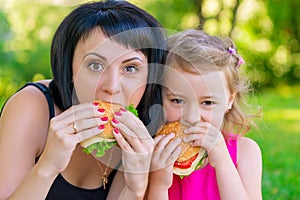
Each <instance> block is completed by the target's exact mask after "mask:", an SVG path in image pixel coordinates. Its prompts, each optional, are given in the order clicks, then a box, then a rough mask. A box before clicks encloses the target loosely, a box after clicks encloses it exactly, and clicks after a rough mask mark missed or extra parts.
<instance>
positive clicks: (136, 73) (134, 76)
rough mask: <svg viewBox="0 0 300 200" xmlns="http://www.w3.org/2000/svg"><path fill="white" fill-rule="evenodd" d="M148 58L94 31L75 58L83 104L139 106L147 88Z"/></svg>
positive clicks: (79, 94)
mask: <svg viewBox="0 0 300 200" xmlns="http://www.w3.org/2000/svg"><path fill="white" fill-rule="evenodd" d="M147 76H148V65H147V58H146V57H145V55H144V54H142V53H141V52H140V51H136V50H133V49H128V48H126V47H124V46H122V45H120V44H118V43H117V42H114V41H112V40H110V39H109V38H108V37H106V36H105V35H104V34H103V33H102V31H100V30H99V29H96V30H94V31H92V32H91V33H90V35H89V37H87V38H86V39H85V40H81V41H79V42H78V44H77V46H76V48H75V52H74V58H73V81H74V87H75V90H76V94H77V98H78V100H79V102H80V103H84V102H90V101H93V100H98V99H99V100H102V101H106V102H112V103H118V104H121V105H123V106H127V105H130V104H133V105H134V106H135V107H136V106H137V105H138V104H139V102H140V100H141V98H142V96H143V94H144V92H145V88H146V83H147Z"/></svg>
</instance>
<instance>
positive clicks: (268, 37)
mask: <svg viewBox="0 0 300 200" xmlns="http://www.w3.org/2000/svg"><path fill="white" fill-rule="evenodd" d="M82 2H87V1H80V0H0V108H1V107H2V105H3V104H4V102H5V100H6V99H7V98H8V97H9V96H11V95H13V93H14V92H15V91H16V90H17V89H18V88H19V87H20V86H21V85H23V84H24V83H25V82H28V81H36V80H40V79H44V78H47V79H50V78H51V72H50V61H49V51H50V45H51V39H52V37H53V34H54V31H55V29H56V28H57V27H58V25H59V23H60V22H61V20H62V19H63V18H64V17H65V16H66V15H67V14H68V13H69V12H70V10H71V9H73V8H74V7H76V5H78V4H80V3H82ZM130 2H132V3H134V4H136V5H137V6H139V7H141V8H144V9H145V10H147V11H148V12H150V13H151V14H153V15H154V16H155V17H156V18H157V19H158V20H159V21H160V22H161V23H162V24H163V26H164V27H165V28H167V29H169V30H170V32H172V31H180V30H184V29H190V28H197V29H204V30H205V31H207V32H208V33H210V34H213V35H220V36H224V37H227V36H229V37H231V38H232V39H233V40H234V41H235V43H236V45H237V47H238V49H239V52H240V54H241V55H242V56H243V58H244V60H245V61H246V65H243V66H242V68H241V70H243V72H244V73H245V74H246V75H247V76H249V78H250V80H251V81H252V83H253V89H254V90H253V92H252V94H251V96H250V99H249V101H250V102H251V103H252V104H253V105H255V106H257V107H259V108H261V111H262V112H261V113H262V117H261V118H258V119H257V123H258V127H259V129H255V130H252V131H251V132H250V133H249V134H248V135H247V136H248V137H251V138H253V139H255V140H256V141H257V143H258V144H259V146H260V147H261V150H262V154H263V182H262V186H263V197H264V199H272V200H273V199H279V200H281V199H285V200H286V199H295V200H296V199H300V187H299V185H300V178H299V176H300V167H299V155H300V151H299V149H300V148H299V147H300V145H299V142H300V12H298V9H299V8H300V1H299V0H284V1H282V0H143V1H141V0H140V1H138V0H131V1H130Z"/></svg>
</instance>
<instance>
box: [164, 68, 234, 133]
mask: <svg viewBox="0 0 300 200" xmlns="http://www.w3.org/2000/svg"><path fill="white" fill-rule="evenodd" d="M233 100H234V95H231V94H230V92H229V89H228V86H227V82H226V78H225V75H224V73H223V72H221V71H212V72H209V73H206V74H203V75H199V74H192V73H189V72H186V71H183V70H181V69H180V68H179V67H176V66H175V67H174V68H170V69H168V70H167V72H166V74H165V79H164V89H163V106H164V109H165V112H166V113H165V114H166V120H167V122H172V121H180V122H181V123H183V124H184V125H186V126H194V125H196V124H197V123H199V122H209V123H211V124H212V125H213V126H214V127H216V128H218V129H220V128H221V126H222V124H223V119H224V114H225V112H226V110H227V109H230V108H231V106H232V103H233Z"/></svg>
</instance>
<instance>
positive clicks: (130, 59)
mask: <svg viewBox="0 0 300 200" xmlns="http://www.w3.org/2000/svg"><path fill="white" fill-rule="evenodd" d="M132 60H139V61H140V62H141V63H144V61H143V59H141V58H139V57H133V58H129V59H126V60H124V61H123V63H126V62H130V61H132Z"/></svg>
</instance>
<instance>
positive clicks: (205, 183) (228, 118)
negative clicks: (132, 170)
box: [148, 30, 262, 200]
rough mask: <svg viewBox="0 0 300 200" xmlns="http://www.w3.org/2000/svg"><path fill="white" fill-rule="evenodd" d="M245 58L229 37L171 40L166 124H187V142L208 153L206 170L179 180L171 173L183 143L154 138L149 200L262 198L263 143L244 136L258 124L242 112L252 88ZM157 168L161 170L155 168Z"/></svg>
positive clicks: (193, 34) (191, 33) (196, 35)
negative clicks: (244, 71) (246, 75)
mask: <svg viewBox="0 0 300 200" xmlns="http://www.w3.org/2000/svg"><path fill="white" fill-rule="evenodd" d="M242 64H243V59H242V58H241V56H240V55H239V54H238V52H237V49H236V47H235V45H234V43H233V42H232V41H231V40H230V39H221V38H219V37H214V36H210V35H208V34H206V33H204V32H202V31H197V30H187V31H184V32H181V33H178V34H175V35H173V36H171V37H170V38H169V41H168V56H167V65H168V66H169V68H168V69H167V71H166V74H165V77H164V82H163V86H164V88H163V107H164V109H165V113H166V121H167V122H173V121H180V122H181V123H182V124H184V125H186V126H188V128H187V129H185V131H184V132H185V133H186V137H185V138H184V139H183V142H186V143H190V144H191V145H192V146H201V147H203V148H205V149H206V150H207V152H208V159H207V162H206V164H207V165H206V166H205V167H204V168H202V169H199V170H196V171H194V172H193V173H192V174H191V175H189V176H186V177H184V178H182V179H181V178H180V177H179V176H177V175H174V174H172V166H173V163H174V161H175V160H176V159H177V157H178V155H179V153H180V149H179V147H178V145H179V143H180V142H181V141H180V140H172V142H169V141H170V140H171V139H172V138H173V137H174V134H169V135H166V136H158V137H156V138H155V140H156V147H155V154H154V156H153V158H152V169H153V171H152V172H151V175H150V184H149V191H148V192H149V193H148V194H149V196H148V197H149V199H151V198H153V199H154V198H158V197H160V199H162V198H165V199H168V198H169V199H171V200H175V199H176V200H177V199H178V200H192V199H198V200H199V199H208V200H215V199H222V200H226V199H228V200H232V199H243V200H245V199H253V200H259V199H262V194H261V177H262V158H261V152H260V148H259V147H258V145H257V144H256V143H255V142H254V141H253V140H251V139H249V138H246V137H243V136H242V135H243V134H244V133H246V132H247V131H248V130H249V128H250V126H251V125H252V123H253V121H252V120H251V117H252V116H253V115H252V116H251V115H249V114H246V113H245V112H243V111H242V108H244V107H243V106H244V104H243V103H244V101H243V94H244V92H245V91H246V89H247V85H246V82H245V80H244V77H242V75H241V74H240V67H242V66H241V65H242ZM156 169H158V170H156Z"/></svg>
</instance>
